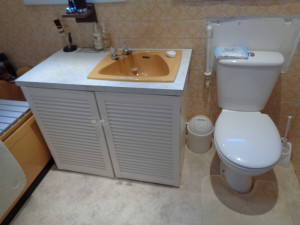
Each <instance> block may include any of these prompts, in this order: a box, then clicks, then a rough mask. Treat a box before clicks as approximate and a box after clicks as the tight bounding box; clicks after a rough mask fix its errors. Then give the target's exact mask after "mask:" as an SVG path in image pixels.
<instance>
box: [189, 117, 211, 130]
mask: <svg viewBox="0 0 300 225" xmlns="http://www.w3.org/2000/svg"><path fill="white" fill-rule="evenodd" d="M188 128H189V131H190V132H192V133H193V134H196V135H204V134H208V133H210V132H211V131H212V130H213V129H214V126H213V124H212V122H211V120H210V119H209V118H208V117H206V116H203V115H198V116H194V117H193V118H192V119H191V120H190V122H189V123H188Z"/></svg>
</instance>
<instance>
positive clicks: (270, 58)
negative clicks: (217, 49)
mask: <svg viewBox="0 0 300 225" xmlns="http://www.w3.org/2000/svg"><path fill="white" fill-rule="evenodd" d="M249 53H250V54H251V53H254V56H252V57H251V56H249V58H248V59H221V60H219V61H218V63H220V64H223V65H235V66H281V65H282V64H283V62H284V57H283V55H282V54H281V53H280V52H269V51H249Z"/></svg>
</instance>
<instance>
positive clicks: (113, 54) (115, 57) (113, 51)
mask: <svg viewBox="0 0 300 225" xmlns="http://www.w3.org/2000/svg"><path fill="white" fill-rule="evenodd" d="M110 54H111V59H113V60H118V59H119V57H123V59H124V57H125V55H123V54H122V55H118V49H117V48H115V47H110Z"/></svg>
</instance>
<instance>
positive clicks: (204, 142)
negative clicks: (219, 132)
mask: <svg viewBox="0 0 300 225" xmlns="http://www.w3.org/2000/svg"><path fill="white" fill-rule="evenodd" d="M187 129H188V138H187V146H188V148H189V149H190V150H191V151H193V152H195V153H204V152H207V151H208V150H209V149H210V147H211V138H212V133H213V131H214V126H213V124H212V122H211V120H210V119H209V118H208V117H206V116H202V115H199V116H195V117H193V118H192V119H191V120H190V122H188V123H187Z"/></svg>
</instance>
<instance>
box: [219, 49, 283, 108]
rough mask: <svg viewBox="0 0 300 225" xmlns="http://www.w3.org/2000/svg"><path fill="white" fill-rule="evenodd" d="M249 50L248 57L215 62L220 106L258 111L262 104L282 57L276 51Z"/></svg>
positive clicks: (270, 91) (266, 99)
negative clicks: (249, 55)
mask: <svg viewBox="0 0 300 225" xmlns="http://www.w3.org/2000/svg"><path fill="white" fill-rule="evenodd" d="M252 53H253V56H252V57H249V58H248V59H221V60H219V61H218V62H217V85H218V103H219V106H220V107H222V108H223V109H229V110H237V111H260V110H262V109H263V108H264V107H265V104H266V103H267V101H268V99H269V97H270V95H271V93H272V90H273V88H274V85H275V83H276V81H277V79H278V76H279V74H280V70H281V65H282V64H283V62H284V58H283V56H282V54H281V53H279V52H266V51H252V52H251V53H250V54H252Z"/></svg>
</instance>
